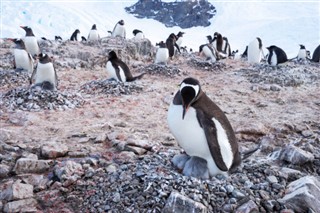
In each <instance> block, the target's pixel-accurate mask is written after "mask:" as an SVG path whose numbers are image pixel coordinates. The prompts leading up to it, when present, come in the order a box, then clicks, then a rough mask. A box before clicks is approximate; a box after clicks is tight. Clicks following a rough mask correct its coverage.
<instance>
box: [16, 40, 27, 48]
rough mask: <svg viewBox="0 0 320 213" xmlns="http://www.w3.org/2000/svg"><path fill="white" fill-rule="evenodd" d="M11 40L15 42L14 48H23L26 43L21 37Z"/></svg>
mask: <svg viewBox="0 0 320 213" xmlns="http://www.w3.org/2000/svg"><path fill="white" fill-rule="evenodd" d="M13 42H14V43H15V44H16V49H21V50H25V49H26V45H25V44H24V41H23V40H22V39H13Z"/></svg>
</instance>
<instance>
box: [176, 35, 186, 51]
mask: <svg viewBox="0 0 320 213" xmlns="http://www.w3.org/2000/svg"><path fill="white" fill-rule="evenodd" d="M184 34H185V32H181V31H180V32H178V34H177V35H176V38H177V41H176V43H177V45H178V46H179V47H181V44H182V40H183V35H184Z"/></svg>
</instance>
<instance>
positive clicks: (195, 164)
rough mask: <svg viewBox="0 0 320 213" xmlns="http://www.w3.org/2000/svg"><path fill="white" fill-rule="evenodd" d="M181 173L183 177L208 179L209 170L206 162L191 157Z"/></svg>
mask: <svg viewBox="0 0 320 213" xmlns="http://www.w3.org/2000/svg"><path fill="white" fill-rule="evenodd" d="M182 173H183V174H184V175H185V176H189V177H190V176H191V177H195V178H199V179H208V178H209V170H208V165H207V161H206V160H205V159H203V158H199V157H196V156H192V157H191V158H190V159H189V160H188V161H187V162H186V163H185V166H184V168H183V171H182Z"/></svg>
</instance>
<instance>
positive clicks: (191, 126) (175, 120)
mask: <svg viewBox="0 0 320 213" xmlns="http://www.w3.org/2000/svg"><path fill="white" fill-rule="evenodd" d="M182 111H183V109H182V106H181V105H174V104H171V105H170V108H169V111H168V118H167V119H168V125H169V129H170V131H171V132H172V134H173V135H174V137H175V138H176V140H177V142H178V144H179V145H180V146H181V147H182V148H183V149H184V151H185V152H186V153H187V154H188V155H190V156H198V157H201V158H203V159H205V160H206V161H207V164H208V170H209V173H210V175H211V176H215V175H217V174H225V172H223V171H221V170H220V169H219V168H218V167H217V165H216V163H215V162H214V160H213V158H212V155H211V152H210V149H209V146H208V142H207V138H206V136H205V133H204V130H203V129H202V128H201V127H200V125H199V122H198V119H197V116H196V110H195V109H194V108H192V107H190V108H189V110H188V111H187V113H186V114H185V117H184V119H182ZM220 127H221V125H220ZM217 128H219V127H217ZM220 130H221V129H219V130H218V131H220ZM226 138H227V136H226V134H225V132H224V131H222V132H221V134H220V138H219V135H218V139H219V140H221V141H220V142H219V145H220V144H221V143H228V141H225V140H227V139H226ZM223 146H224V148H222V149H221V154H222V156H223V161H224V162H225V163H226V165H227V167H228V168H230V166H231V164H232V161H233V156H232V151H231V146H230V144H223ZM226 153H227V155H226ZM230 155H231V156H230Z"/></svg>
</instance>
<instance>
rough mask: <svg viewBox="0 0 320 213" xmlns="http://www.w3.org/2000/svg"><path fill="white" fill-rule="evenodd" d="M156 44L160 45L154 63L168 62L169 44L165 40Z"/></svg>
mask: <svg viewBox="0 0 320 213" xmlns="http://www.w3.org/2000/svg"><path fill="white" fill-rule="evenodd" d="M156 46H159V48H158V49H157V53H156V57H155V60H154V63H155V64H159V63H164V64H167V63H168V59H169V50H168V48H167V45H166V44H165V43H164V42H163V41H160V42H159V43H157V44H156Z"/></svg>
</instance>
